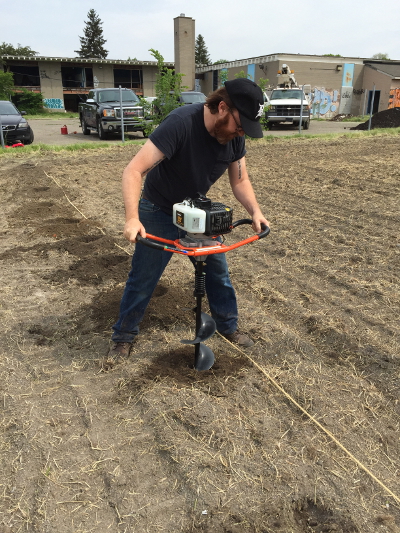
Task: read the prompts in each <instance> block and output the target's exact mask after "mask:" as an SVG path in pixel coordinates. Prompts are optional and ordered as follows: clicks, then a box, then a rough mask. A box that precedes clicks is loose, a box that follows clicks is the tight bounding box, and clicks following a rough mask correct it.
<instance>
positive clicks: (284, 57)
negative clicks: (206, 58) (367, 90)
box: [196, 53, 393, 73]
mask: <svg viewBox="0 0 400 533" xmlns="http://www.w3.org/2000/svg"><path fill="white" fill-rule="evenodd" d="M278 60H280V61H287V62H288V63H289V62H290V61H309V62H315V63H316V62H320V61H324V62H326V63H332V64H335V65H336V64H337V63H338V62H339V63H349V62H351V63H358V64H360V65H362V64H364V63H365V62H367V61H371V60H369V59H367V58H362V57H335V56H323V55H322V56H321V55H311V54H288V53H276V54H268V55H264V56H255V57H250V58H247V59H236V60H235V61H228V62H226V63H218V64H211V65H202V66H201V67H200V66H199V67H196V73H201V72H207V71H210V70H222V69H224V68H233V67H241V66H245V65H250V64H253V63H255V64H257V63H270V62H272V61H278ZM388 63H393V62H390V61H389V62H388Z"/></svg>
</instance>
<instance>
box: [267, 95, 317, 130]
mask: <svg viewBox="0 0 400 533" xmlns="http://www.w3.org/2000/svg"><path fill="white" fill-rule="evenodd" d="M300 113H301V117H300ZM266 118H267V120H268V122H267V127H268V129H271V128H272V126H273V125H274V124H279V123H280V122H292V124H293V126H299V123H300V120H301V122H302V124H301V125H302V127H303V128H304V129H305V130H308V128H309V127H310V102H309V101H308V99H307V96H306V95H305V94H304V92H303V90H302V89H300V88H297V87H296V88H294V87H292V88H279V89H274V90H273V91H272V93H271V96H270V97H269V107H268V110H267V111H266Z"/></svg>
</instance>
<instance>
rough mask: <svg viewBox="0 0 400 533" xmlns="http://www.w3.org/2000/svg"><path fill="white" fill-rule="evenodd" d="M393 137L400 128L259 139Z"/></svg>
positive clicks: (274, 140)
mask: <svg viewBox="0 0 400 533" xmlns="http://www.w3.org/2000/svg"><path fill="white" fill-rule="evenodd" d="M389 135H390V136H393V135H400V128H374V129H372V130H369V131H368V130H354V131H347V132H346V133H318V134H309V133H296V134H292V135H279V136H274V135H265V136H264V137H263V139H258V140H259V141H261V142H263V141H266V142H276V141H279V140H281V139H282V140H291V139H301V140H303V141H304V140H308V139H338V138H340V137H346V138H348V139H349V138H350V139H355V138H360V137H376V136H389Z"/></svg>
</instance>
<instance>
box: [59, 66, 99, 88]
mask: <svg viewBox="0 0 400 533" xmlns="http://www.w3.org/2000/svg"><path fill="white" fill-rule="evenodd" d="M61 78H62V86H63V87H64V88H73V89H82V88H84V87H93V70H92V69H91V68H88V67H61Z"/></svg>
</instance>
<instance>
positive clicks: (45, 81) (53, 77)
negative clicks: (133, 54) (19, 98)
mask: <svg viewBox="0 0 400 533" xmlns="http://www.w3.org/2000/svg"><path fill="white" fill-rule="evenodd" d="M1 59H2V60H3V63H4V70H6V71H8V72H12V73H13V74H14V84H15V87H16V88H25V89H28V90H29V91H34V92H41V93H42V94H43V97H44V103H45V104H46V106H47V107H48V108H49V109H54V110H58V111H60V110H67V111H77V109H78V104H79V102H80V101H81V100H83V99H85V96H86V95H87V93H88V92H89V91H90V89H93V88H96V87H100V88H101V87H119V86H120V85H121V87H126V88H129V89H133V90H134V91H135V93H136V94H137V95H138V96H153V95H154V94H155V83H156V72H157V62H156V61H122V60H115V59H82V58H67V57H42V56H33V57H20V56H2V57H1ZM166 65H167V66H168V67H170V68H173V67H174V64H173V63H166Z"/></svg>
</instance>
